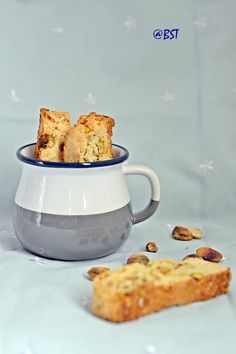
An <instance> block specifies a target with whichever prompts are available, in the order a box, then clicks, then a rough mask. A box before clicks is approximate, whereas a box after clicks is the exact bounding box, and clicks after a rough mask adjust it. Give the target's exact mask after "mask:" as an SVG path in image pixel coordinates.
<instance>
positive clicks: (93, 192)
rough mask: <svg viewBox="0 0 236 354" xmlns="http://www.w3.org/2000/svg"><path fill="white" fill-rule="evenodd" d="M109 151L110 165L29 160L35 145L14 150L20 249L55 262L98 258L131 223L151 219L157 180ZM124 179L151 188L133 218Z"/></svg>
mask: <svg viewBox="0 0 236 354" xmlns="http://www.w3.org/2000/svg"><path fill="white" fill-rule="evenodd" d="M112 147H113V156H115V157H114V158H113V159H112V160H107V161H98V162H92V163H64V162H62V163H61V162H49V161H40V160H35V159H34V157H33V156H34V149H35V144H29V145H26V146H23V147H21V148H19V149H18V151H17V157H18V159H19V160H20V161H21V164H22V175H21V179H20V182H19V185H18V189H17V192H16V196H15V203H14V209H13V224H14V229H15V233H16V235H17V237H18V239H19V241H20V242H21V244H22V246H23V247H24V248H25V249H27V250H29V251H31V252H33V253H35V254H37V255H39V256H43V257H47V258H51V259H59V260H82V259H92V258H98V257H102V256H105V255H108V254H110V253H112V252H114V251H115V250H116V249H117V248H118V247H120V246H121V244H122V243H123V242H124V241H125V240H126V239H127V237H128V236H129V234H130V231H131V228H132V226H133V225H134V224H137V223H139V222H141V221H144V220H146V219H147V218H149V217H150V216H151V215H153V214H154V212H155V211H156V209H157V207H158V205H159V200H160V186H159V180H158V177H157V175H156V174H155V173H154V172H153V171H152V170H151V169H150V168H148V167H146V166H142V165H129V164H127V159H128V156H129V153H128V151H127V149H125V148H124V147H122V146H119V145H115V144H113V146H112ZM126 175H143V176H145V177H147V178H148V180H149V182H150V185H151V198H150V202H149V204H148V205H147V206H146V208H144V209H143V210H142V211H140V212H138V213H133V212H132V208H131V201H130V195H129V192H128V188H127V184H126V178H125V176H126Z"/></svg>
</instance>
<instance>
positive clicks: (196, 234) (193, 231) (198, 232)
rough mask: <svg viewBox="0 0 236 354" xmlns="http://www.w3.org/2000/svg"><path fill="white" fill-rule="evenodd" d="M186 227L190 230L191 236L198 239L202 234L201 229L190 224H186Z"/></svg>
mask: <svg viewBox="0 0 236 354" xmlns="http://www.w3.org/2000/svg"><path fill="white" fill-rule="evenodd" d="M186 229H188V230H189V231H190V232H191V234H192V236H193V238H196V239H200V238H202V236H203V233H202V230H200V229H198V228H194V227H192V226H187V227H186Z"/></svg>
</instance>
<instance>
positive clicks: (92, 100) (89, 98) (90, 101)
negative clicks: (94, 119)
mask: <svg viewBox="0 0 236 354" xmlns="http://www.w3.org/2000/svg"><path fill="white" fill-rule="evenodd" d="M83 101H84V102H85V103H87V104H90V105H92V106H94V105H95V104H96V103H97V102H96V98H95V97H94V95H93V94H92V92H89V93H88V95H87V97H85V98H83Z"/></svg>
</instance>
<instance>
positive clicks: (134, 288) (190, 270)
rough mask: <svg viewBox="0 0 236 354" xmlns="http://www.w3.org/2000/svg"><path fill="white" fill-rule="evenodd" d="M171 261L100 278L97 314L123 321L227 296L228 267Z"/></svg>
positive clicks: (95, 299)
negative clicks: (176, 306) (172, 307)
mask: <svg viewBox="0 0 236 354" xmlns="http://www.w3.org/2000/svg"><path fill="white" fill-rule="evenodd" d="M171 262H172V261H166V260H158V261H153V262H150V264H149V265H146V266H144V265H141V264H132V265H128V266H125V267H122V268H120V269H118V270H115V271H110V272H107V273H106V274H105V273H104V274H101V275H98V276H97V277H96V278H95V279H94V282H93V284H94V294H93V304H92V311H93V313H94V314H95V315H97V316H99V317H102V318H104V319H106V320H109V321H113V322H123V321H128V320H134V319H136V318H138V317H140V316H143V315H146V314H150V313H153V312H156V311H160V310H162V309H164V308H167V307H170V306H174V305H182V304H187V303H191V302H194V301H202V300H207V299H210V298H212V297H215V296H218V295H221V294H225V293H227V291H228V287H229V282H230V279H231V272H230V270H229V269H228V268H227V267H223V266H221V265H219V264H215V263H214V264H213V263H211V262H207V261H203V260H202V259H188V260H185V261H182V262H179V263H177V262H172V263H171ZM129 267H132V268H129ZM168 269H169V270H168ZM142 278H143V280H142ZM145 278H146V281H144V279H145ZM132 281H133V284H132Z"/></svg>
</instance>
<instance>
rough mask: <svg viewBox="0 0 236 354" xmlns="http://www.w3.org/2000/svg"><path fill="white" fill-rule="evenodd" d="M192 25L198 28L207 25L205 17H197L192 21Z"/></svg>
mask: <svg viewBox="0 0 236 354" xmlns="http://www.w3.org/2000/svg"><path fill="white" fill-rule="evenodd" d="M193 23H194V26H195V27H197V28H198V29H201V28H206V27H207V19H206V18H201V19H200V18H199V19H198V20H196V21H194V22H193Z"/></svg>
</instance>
